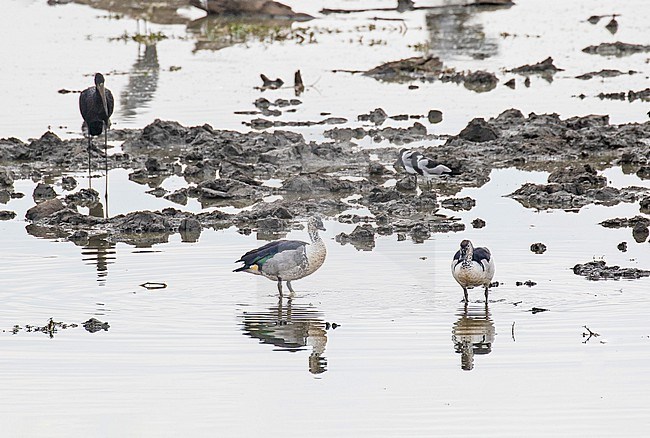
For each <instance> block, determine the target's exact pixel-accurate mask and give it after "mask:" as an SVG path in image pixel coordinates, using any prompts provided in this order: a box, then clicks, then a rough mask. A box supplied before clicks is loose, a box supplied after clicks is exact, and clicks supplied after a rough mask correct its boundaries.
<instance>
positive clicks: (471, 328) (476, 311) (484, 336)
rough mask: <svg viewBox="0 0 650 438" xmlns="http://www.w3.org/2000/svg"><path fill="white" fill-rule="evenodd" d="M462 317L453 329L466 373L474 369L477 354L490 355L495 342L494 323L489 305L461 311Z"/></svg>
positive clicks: (453, 335) (459, 314)
mask: <svg viewBox="0 0 650 438" xmlns="http://www.w3.org/2000/svg"><path fill="white" fill-rule="evenodd" d="M457 315H458V316H460V318H459V319H458V321H456V322H455V323H454V325H453V327H452V336H451V340H452V341H453V342H454V350H455V351H456V353H460V355H461V357H460V367H461V368H462V369H464V370H466V371H470V370H472V369H473V368H474V355H475V354H490V352H491V351H492V343H493V342H494V335H495V330H494V323H493V322H492V319H490V312H489V309H488V304H487V303H485V306H483V305H481V306H478V307H469V305H468V304H467V303H465V305H464V306H463V308H461V309H459V313H458V314H457Z"/></svg>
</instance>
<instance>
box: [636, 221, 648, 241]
mask: <svg viewBox="0 0 650 438" xmlns="http://www.w3.org/2000/svg"><path fill="white" fill-rule="evenodd" d="M648 235H650V230H648V227H647V226H646V225H644V224H643V223H641V222H637V223H636V224H635V225H634V228H632V237H634V240H635V241H636V243H643V242H645V241H646V240H648Z"/></svg>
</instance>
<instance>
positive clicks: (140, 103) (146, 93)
mask: <svg viewBox="0 0 650 438" xmlns="http://www.w3.org/2000/svg"><path fill="white" fill-rule="evenodd" d="M143 48H144V49H143ZM159 72H160V65H159V64H158V50H157V49H156V45H155V44H138V57H137V59H136V61H135V64H133V67H131V70H130V72H129V82H128V83H127V85H126V87H125V88H124V90H123V91H122V94H121V95H120V113H121V115H122V117H124V118H125V119H133V118H134V117H135V116H136V115H137V111H138V109H141V108H146V107H147V106H148V103H149V102H150V101H151V100H152V99H153V97H154V94H155V93H156V89H157V88H158V77H159Z"/></svg>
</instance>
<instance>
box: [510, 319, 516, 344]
mask: <svg viewBox="0 0 650 438" xmlns="http://www.w3.org/2000/svg"><path fill="white" fill-rule="evenodd" d="M510 333H511V334H512V342H517V340H516V339H515V321H512V327H511V328H510Z"/></svg>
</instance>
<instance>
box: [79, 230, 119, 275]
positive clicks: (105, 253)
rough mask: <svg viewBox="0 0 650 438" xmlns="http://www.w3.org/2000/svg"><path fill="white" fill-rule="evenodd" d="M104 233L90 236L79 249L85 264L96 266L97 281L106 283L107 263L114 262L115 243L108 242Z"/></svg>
mask: <svg viewBox="0 0 650 438" xmlns="http://www.w3.org/2000/svg"><path fill="white" fill-rule="evenodd" d="M106 237H107V236H105V235H103V236H102V235H98V236H90V237H88V242H87V243H86V244H85V245H83V247H82V250H81V256H82V260H83V262H84V263H85V264H87V265H95V266H96V267H97V282H98V283H99V284H100V285H104V284H105V283H106V277H108V265H110V264H113V263H115V259H116V257H115V254H116V251H115V243H112V242H109V241H108V240H107V239H106Z"/></svg>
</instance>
